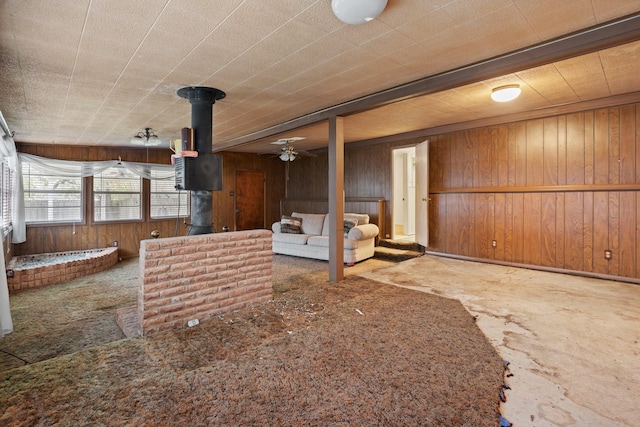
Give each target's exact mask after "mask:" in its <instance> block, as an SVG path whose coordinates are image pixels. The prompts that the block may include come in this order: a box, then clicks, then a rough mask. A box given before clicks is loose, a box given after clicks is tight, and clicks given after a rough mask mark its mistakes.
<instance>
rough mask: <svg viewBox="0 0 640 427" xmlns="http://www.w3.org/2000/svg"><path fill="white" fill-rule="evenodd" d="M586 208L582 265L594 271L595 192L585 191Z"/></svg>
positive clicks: (584, 209) (584, 211) (586, 269)
mask: <svg viewBox="0 0 640 427" xmlns="http://www.w3.org/2000/svg"><path fill="white" fill-rule="evenodd" d="M582 194H583V195H584V208H583V224H584V226H583V242H584V245H583V247H582V253H583V257H582V265H583V267H582V268H583V269H584V271H588V272H592V271H593V236H594V233H595V231H594V220H593V212H594V208H593V203H594V200H593V193H591V192H585V193H582Z"/></svg>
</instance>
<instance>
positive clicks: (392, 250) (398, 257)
mask: <svg viewBox="0 0 640 427" xmlns="http://www.w3.org/2000/svg"><path fill="white" fill-rule="evenodd" d="M422 255H424V248H422V247H421V246H420V245H419V244H417V243H415V242H405V241H399V240H388V239H381V240H380V241H378V246H376V252H375V255H374V258H376V259H384V260H388V261H393V262H401V261H405V260H408V259H411V258H416V257H419V256H422Z"/></svg>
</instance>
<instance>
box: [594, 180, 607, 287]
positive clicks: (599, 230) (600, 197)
mask: <svg viewBox="0 0 640 427" xmlns="http://www.w3.org/2000/svg"><path fill="white" fill-rule="evenodd" d="M592 217H593V257H592V258H593V272H595V273H600V274H608V273H609V266H608V262H607V260H606V259H605V258H604V251H605V250H606V249H609V195H608V193H607V192H606V191H597V192H595V193H593V212H592Z"/></svg>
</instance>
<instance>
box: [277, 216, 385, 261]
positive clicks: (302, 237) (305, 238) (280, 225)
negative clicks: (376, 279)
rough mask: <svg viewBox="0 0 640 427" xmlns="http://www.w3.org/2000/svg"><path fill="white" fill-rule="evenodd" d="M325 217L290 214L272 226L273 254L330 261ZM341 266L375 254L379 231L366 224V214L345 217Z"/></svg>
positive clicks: (367, 218) (327, 220)
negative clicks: (342, 261) (342, 263)
mask: <svg viewBox="0 0 640 427" xmlns="http://www.w3.org/2000/svg"><path fill="white" fill-rule="evenodd" d="M329 222H330V221H329V219H328V214H309V213H300V212H293V213H292V214H291V215H290V216H283V217H282V219H281V220H280V221H278V222H274V223H273V225H272V226H271V230H272V231H273V242H272V247H273V252H274V253H276V254H282V255H293V256H298V257H304V258H314V259H319V260H324V261H328V260H329ZM343 231H344V263H345V264H347V265H353V264H355V263H356V262H359V261H362V260H365V259H367V258H371V257H372V256H373V255H374V253H375V246H376V242H375V240H376V237H377V236H378V233H379V229H378V226H377V225H375V224H371V223H369V215H367V214H355V213H345V214H344V230H343Z"/></svg>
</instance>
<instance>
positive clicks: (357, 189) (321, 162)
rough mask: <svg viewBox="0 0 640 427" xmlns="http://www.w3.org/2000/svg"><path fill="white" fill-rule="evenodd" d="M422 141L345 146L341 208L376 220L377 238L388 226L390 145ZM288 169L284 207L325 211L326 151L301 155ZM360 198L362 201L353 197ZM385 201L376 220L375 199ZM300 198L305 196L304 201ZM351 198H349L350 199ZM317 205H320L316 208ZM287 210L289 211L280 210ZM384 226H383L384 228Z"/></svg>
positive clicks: (390, 193) (293, 209)
mask: <svg viewBox="0 0 640 427" xmlns="http://www.w3.org/2000/svg"><path fill="white" fill-rule="evenodd" d="M422 141H424V138H422V139H416V140H411V141H401V142H394V143H382V144H374V145H366V146H360V147H355V148H354V147H349V145H347V146H346V147H345V158H344V169H345V170H344V192H345V198H346V200H347V201H349V202H348V203H345V210H346V211H349V212H357V213H366V214H369V216H370V217H371V222H373V223H376V224H377V225H378V226H380V228H381V230H382V235H381V236H380V237H381V238H385V237H386V234H389V233H390V231H388V230H391V208H392V206H391V196H392V191H393V185H392V173H391V172H392V170H391V168H392V149H393V148H394V147H399V146H405V145H415V144H417V143H419V142H422ZM289 167H290V172H289V186H288V197H287V199H288V200H291V201H292V203H287V204H286V207H287V209H289V210H291V211H296V210H297V211H299V212H304V211H305V209H315V210H320V211H324V212H326V211H327V210H328V208H327V207H328V203H327V202H324V204H322V203H320V204H319V202H318V201H319V200H320V201H326V200H328V197H329V191H328V188H329V187H328V186H329V176H328V171H329V163H328V155H327V153H320V154H318V156H317V157H302V158H299V160H296V161H294V162H291V163H290V165H289ZM358 199H361V200H363V201H357V200H358ZM379 199H381V200H384V201H385V212H384V215H383V219H382V222H383V224H380V223H379V214H378V202H377V200H379ZM304 200H309V202H307V203H305V202H304ZM350 200H351V201H350ZM320 206H322V207H321V208H320ZM284 213H285V214H290V213H291V212H284ZM385 230H387V231H386V232H385Z"/></svg>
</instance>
